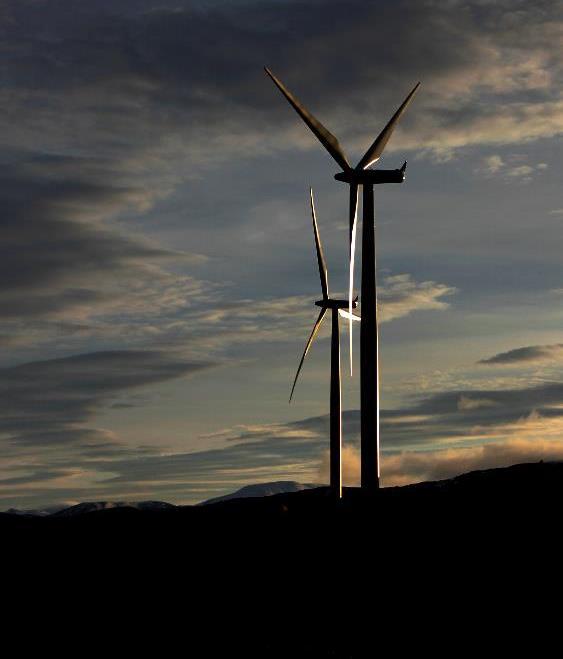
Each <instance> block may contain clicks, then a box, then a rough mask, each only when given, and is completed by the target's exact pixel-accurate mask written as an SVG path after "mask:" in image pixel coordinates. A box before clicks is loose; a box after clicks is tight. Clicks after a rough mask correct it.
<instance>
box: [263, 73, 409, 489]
mask: <svg viewBox="0 0 563 659" xmlns="http://www.w3.org/2000/svg"><path fill="white" fill-rule="evenodd" d="M265 71H266V73H267V74H268V75H269V76H270V78H271V79H272V80H273V82H274V83H275V85H276V86H277V87H278V89H279V90H280V91H281V93H282V94H283V95H284V96H285V98H286V99H287V100H288V102H289V103H290V104H291V105H292V106H293V109H294V110H295V111H296V112H297V114H298V115H299V116H300V117H301V118H302V119H303V121H304V122H305V123H306V124H307V126H308V127H309V128H310V129H311V131H312V132H313V133H314V134H315V136H316V137H317V139H318V140H319V141H320V142H321V144H322V145H323V146H324V147H325V149H326V150H327V151H328V152H329V153H330V155H331V156H332V157H333V158H334V160H335V161H336V162H337V163H338V165H340V167H341V168H342V171H341V172H339V173H338V174H336V175H335V177H334V178H335V179H336V180H338V181H343V182H345V183H348V184H349V185H350V207H349V223H350V233H349V247H350V280H349V289H348V305H349V309H348V313H349V315H350V317H351V314H352V290H353V287H354V252H355V242H356V216H357V207H358V190H359V187H360V186H362V188H363V223H362V288H361V296H362V319H363V322H362V325H361V330H360V367H361V369H360V370H361V373H360V389H361V396H360V397H361V416H362V418H361V458H362V465H361V482H362V489H364V490H366V491H367V492H368V493H373V492H375V491H377V490H378V489H379V353H378V333H377V287H376V263H375V217H374V203H373V186H374V185H377V184H382V183H402V182H403V181H404V180H405V170H406V167H407V163H406V161H405V162H404V163H403V166H402V167H401V168H400V169H389V170H385V169H376V170H373V169H369V167H370V166H371V165H373V164H374V163H376V162H377V161H378V160H379V158H380V157H381V154H382V153H383V150H384V149H385V147H386V145H387V142H388V141H389V139H390V137H391V135H392V133H393V130H394V129H395V126H396V125H397V122H398V121H399V119H400V118H401V115H402V114H403V112H404V111H405V110H406V108H407V106H408V105H409V103H410V102H411V100H412V98H413V96H414V95H415V93H416V91H417V90H418V88H419V86H420V83H417V84H416V85H415V86H414V88H413V89H412V90H411V92H410V93H409V94H408V96H407V97H406V98H405V100H404V101H403V103H402V104H401V105H400V106H399V108H398V110H397V111H396V112H395V114H394V115H393V116H392V117H391V119H390V120H389V122H388V123H387V125H386V126H385V128H384V129H383V130H382V131H381V133H380V134H379V135H378V136H377V137H376V139H375V140H374V142H373V144H372V145H371V146H370V147H369V149H368V150H367V151H366V152H365V154H364V155H363V157H362V158H361V160H360V161H359V163H358V164H357V165H356V167H352V166H351V165H350V163H349V162H348V159H347V157H346V155H345V153H344V151H343V150H342V147H341V146H340V143H339V142H338V140H337V139H336V137H335V136H334V135H333V134H332V133H331V132H330V131H328V130H327V129H326V128H325V127H324V126H323V125H322V124H321V122H320V121H319V120H318V119H317V118H316V117H314V116H313V115H312V114H311V113H310V112H309V111H308V110H307V109H306V108H305V106H304V105H303V104H302V103H301V102H300V101H299V100H298V99H297V98H296V97H295V96H294V95H293V94H292V93H291V92H290V91H289V90H288V89H287V88H286V87H285V86H284V85H283V83H282V82H281V81H280V80H278V78H276V76H275V75H274V74H273V73H272V72H271V71H270V70H269V69H268V68H267V67H265ZM350 372H352V320H351V318H350Z"/></svg>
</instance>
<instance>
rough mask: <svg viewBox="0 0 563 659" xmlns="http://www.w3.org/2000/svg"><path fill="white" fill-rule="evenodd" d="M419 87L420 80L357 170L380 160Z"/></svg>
mask: <svg viewBox="0 0 563 659" xmlns="http://www.w3.org/2000/svg"><path fill="white" fill-rule="evenodd" d="M419 87H420V82H417V83H416V85H415V86H414V88H413V89H412V91H411V92H410V94H409V95H408V96H407V97H406V98H405V100H404V101H403V104H402V105H401V106H400V108H399V109H398V110H397V112H395V114H394V115H393V116H392V117H391V119H390V120H389V122H388V123H387V125H386V126H385V128H384V129H383V130H382V131H381V133H379V135H378V136H377V137H376V138H375V142H374V143H373V144H372V145H371V146H370V148H369V149H368V150H367V151H366V152H365V154H364V156H363V158H362V159H361V160H360V162H359V163H358V164H357V165H356V169H357V170H361V169H367V168H368V167H369V166H370V165H373V163H374V162H377V161H378V160H379V158H380V157H381V154H382V153H383V149H385V147H386V146H387V142H388V141H389V138H390V137H391V135H392V134H393V131H394V130H395V126H396V125H397V122H398V121H399V119H400V118H401V115H402V114H403V112H404V111H405V110H406V109H407V106H408V105H409V103H410V102H411V100H412V98H413V96H414V95H415V94H416V91H417V90H418V88H419Z"/></svg>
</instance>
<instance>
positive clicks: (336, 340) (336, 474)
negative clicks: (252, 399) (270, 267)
mask: <svg viewBox="0 0 563 659" xmlns="http://www.w3.org/2000/svg"><path fill="white" fill-rule="evenodd" d="M310 195H311V216H312V218H313V232H314V234H315V247H316V250H317V262H318V264H319V275H320V277H321V289H322V292H323V297H322V299H321V300H317V301H316V302H315V305H316V306H317V307H320V308H321V312H320V313H319V317H318V318H317V320H316V322H315V325H314V326H313V331H312V332H311V335H310V336H309V339H308V341H307V344H306V345H305V350H304V351H303V356H302V357H301V361H300V362H299V367H298V368H297V373H296V375H295V380H294V381H293V387H292V388H291V394H290V396H289V402H290V403H291V399H292V398H293V392H294V391H295V385H296V384H297V378H298V377H299V373H300V372H301V367H302V366H303V362H304V361H305V357H306V356H307V353H308V352H309V348H310V347H311V345H312V343H313V341H314V340H315V337H316V336H317V334H318V332H319V329H320V328H321V325H322V322H323V320H324V317H325V316H326V313H327V311H328V310H329V309H330V310H331V311H332V336H331V342H330V489H331V491H332V493H333V494H334V495H335V496H336V497H337V498H340V497H342V392H341V382H340V324H339V320H338V319H339V316H342V317H343V318H347V319H349V320H350V321H353V320H360V317H359V316H356V315H354V314H351V313H350V312H349V311H347V309H348V307H349V300H335V299H333V298H331V297H330V295H329V292H328V272H327V268H326V262H325V257H324V253H323V246H322V244H321V239H320V236H319V227H318V225H317V216H316V213H315V200H314V198H313V189H312V188H311V189H310ZM357 305H358V298H357V297H356V298H355V299H354V300H353V301H352V307H353V308H356V306H357Z"/></svg>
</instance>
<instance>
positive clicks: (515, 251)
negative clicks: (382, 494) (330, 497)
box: [0, 0, 563, 509]
mask: <svg viewBox="0 0 563 659" xmlns="http://www.w3.org/2000/svg"><path fill="white" fill-rule="evenodd" d="M0 36H1V39H0V43H1V46H0V48H1V50H2V53H1V55H2V56H1V57H0V71H1V79H2V85H1V86H0V96H1V99H0V122H1V131H0V139H1V141H2V143H1V149H0V177H1V179H2V180H1V185H0V191H1V195H2V206H1V216H0V217H1V220H0V232H1V241H0V314H1V316H2V324H1V327H0V349H1V362H0V509H5V508H8V507H10V506H18V507H22V508H26V507H36V506H42V505H49V504H55V503H62V502H69V503H70V502H76V501H82V500H92V499H148V498H153V499H164V500H168V501H172V502H184V503H190V502H195V501H199V500H201V499H204V498H207V497H210V496H213V495H217V494H220V493H223V492H227V491H231V490H233V489H236V488H237V487H240V486H241V485H243V484H246V483H252V482H260V481H268V480H282V479H292V480H300V481H305V482H322V481H326V475H327V443H328V420H327V417H326V414H327V412H328V375H329V373H328V358H329V345H328V330H329V327H328V325H329V324H328V323H327V327H325V328H324V330H323V333H322V334H321V336H320V340H319V341H318V343H316V344H315V345H314V347H313V349H312V351H311V353H310V359H308V362H307V363H306V364H305V367H304V369H303V372H302V376H301V380H300V382H299V384H298V388H297V389H296V395H295V399H294V402H293V403H292V404H291V406H289V405H288V403H287V400H288V394H289V391H290V387H291V382H292V379H293V375H294V373H295V369H296V367H297V363H298V361H299V357H300V353H301V351H302V349H303V345H304V343H305V340H306V338H307V335H308V332H309V331H310V327H311V326H312V323H313V322H314V319H315V318H316V308H315V307H314V306H313V304H312V303H313V301H314V300H315V299H317V297H318V295H319V282H318V275H317V272H316V262H315V258H314V244H313V236H312V232H311V226H310V217H309V210H308V197H307V195H308V187H309V185H312V186H313V188H314V190H315V194H316V201H317V213H318V218H319V225H320V231H321V237H322V239H323V242H324V244H325V250H326V255H327V260H328V267H329V275H330V284H331V288H332V290H333V292H334V293H343V291H344V290H345V288H346V239H347V238H346V236H347V233H346V231H347V229H346V212H347V209H346V205H347V189H346V186H344V185H343V184H341V183H338V182H336V181H334V179H333V175H334V173H336V171H337V169H338V168H337V167H336V166H335V164H334V162H333V161H332V160H331V158H330V156H328V155H327V154H326V153H325V152H324V150H323V149H322V148H321V147H320V146H319V144H318V143H317V142H316V140H315V138H314V137H313V136H312V135H311V134H309V132H308V131H307V129H306V128H305V126H304V125H303V124H302V122H301V121H300V120H299V118H298V117H297V116H296V115H295V113H294V112H293V111H292V110H291V108H290V107H289V106H288V105H287V103H286V102H285V101H284V99H283V98H282V97H281V95H280V94H279V92H278V91H277V90H276V89H275V87H274V86H273V85H272V83H271V81H270V80H269V79H268V78H267V77H266V76H265V75H264V72H263V68H262V67H263V65H268V66H270V67H271V68H272V70H273V71H274V72H275V73H276V74H277V75H278V76H279V77H280V78H281V79H282V80H283V81H284V82H285V83H286V84H287V86H288V87H289V88H290V89H291V90H292V91H293V92H294V93H295V94H296V95H297V96H298V97H300V98H301V99H302V100H303V102H304V103H305V104H306V105H308V107H309V108H310V109H311V110H312V111H313V112H314V113H315V114H316V115H317V116H318V117H319V118H320V119H321V121H323V123H325V125H327V127H329V129H330V130H331V131H332V132H334V133H335V134H336V135H337V136H338V137H339V139H340V142H341V143H342V144H343V145H344V148H345V149H346V151H347V153H348V154H349V155H350V157H351V160H352V161H354V162H356V161H357V160H358V159H359V158H360V156H361V155H362V153H363V152H364V151H365V149H366V148H367V146H368V145H369V144H370V143H371V141H372V140H373V138H374V136H375V135H376V134H377V133H378V132H379V131H380V129H381V128H382V126H383V125H384V123H385V122H386V120H387V119H388V118H389V116H390V115H391V113H392V112H393V111H394V109H395V108H396V106H397V105H398V104H399V103H400V102H401V100H402V99H403V98H404V96H405V95H406V93H407V92H408V91H409V89H411V88H412V86H413V84H414V83H415V82H416V81H418V80H420V81H421V82H422V86H421V89H420V91H419V93H418V95H417V97H416V99H415V101H414V102H413V104H412V105H411V107H410V108H409V110H408V113H407V115H405V117H404V119H403V121H402V123H401V124H400V127H399V128H398V130H397V132H396V133H395V135H394V136H393V139H392V141H391V142H390V143H389V146H388V148H387V150H386V152H385V155H384V157H383V158H382V161H381V165H382V166H384V167H389V168H394V167H398V166H400V164H401V163H402V161H403V159H407V160H408V161H409V167H408V170H407V181H406V182H405V184H404V185H402V186H385V187H382V188H381V189H376V221H377V235H378V273H379V280H380V283H381V296H380V297H381V300H380V316H381V321H382V326H381V360H382V405H383V408H384V411H383V414H382V450H383V458H382V478H383V483H384V484H387V485H391V484H401V483H407V482H413V481H417V480H423V479H428V478H440V477H447V476H450V475H452V474H455V473H459V472H462V471H465V470H467V469H472V468H479V467H483V466H496V465H503V464H510V463H513V462H517V461H522V460H539V459H550V458H560V457H563V256H562V255H563V193H562V188H561V174H560V171H561V167H562V164H563V163H562V142H561V135H562V133H563V96H562V93H561V89H562V88H561V83H562V81H563V68H562V62H563V58H562V54H563V53H562V51H563V46H562V44H563V9H562V5H561V2H559V1H558V0H536V1H535V2H533V3H531V2H524V1H519V0H510V1H509V0H497V1H494V0H473V1H465V0H416V1H415V0H395V1H394V2H385V1H383V0H379V1H374V2H365V0H358V1H356V0H326V1H323V2H321V1H315V0H308V1H297V0H296V1H291V0H260V1H259V2H250V1H243V0H239V1H232V0H231V1H230V2H227V1H226V0H224V1H221V0H209V1H205V0H200V1H197V2H196V1H193V2H188V1H186V0H136V1H135V2H132V1H130V0H111V1H109V0H107V1H106V0H96V1H95V2H77V1H76V0H5V1H4V2H2V3H1V5H0ZM358 282H359V276H358ZM345 331H347V330H346V329H345V328H343V335H344V333H345ZM356 339H359V336H358V337H356ZM344 343H346V341H344ZM358 353H359V350H358V349H356V355H357V354H358ZM344 356H346V355H344ZM357 373H358V369H356V374H357ZM343 396H344V403H345V409H346V412H345V415H344V417H345V418H344V431H345V452H344V456H345V476H346V480H347V482H348V483H355V482H357V478H358V471H359V461H358V452H357V447H358V433H359V413H358V406H359V379H358V377H355V378H354V379H350V378H349V377H347V376H346V377H345V378H344V394H343Z"/></svg>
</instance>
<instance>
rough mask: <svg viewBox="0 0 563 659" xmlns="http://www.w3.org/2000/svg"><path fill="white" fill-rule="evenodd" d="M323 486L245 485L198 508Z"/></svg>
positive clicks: (292, 483) (288, 484) (271, 483)
mask: <svg viewBox="0 0 563 659" xmlns="http://www.w3.org/2000/svg"><path fill="white" fill-rule="evenodd" d="M316 487H321V485H318V484H314V483H298V482H297V481H272V482H270V483H257V484H255V485H245V486H244V487H241V488H240V490H237V491H236V492H232V493H231V494H224V495H223V496H220V497H213V498H212V499H207V500H206V501H201V502H200V503H199V504H198V506H207V505H209V504H212V503H219V502H220V501H229V500H230V499H249V498H253V497H270V496H272V495H274V494H289V493H291V492H302V491H303V490H311V489H314V488H316Z"/></svg>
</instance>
